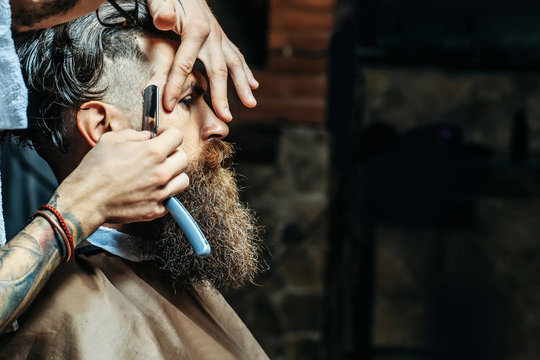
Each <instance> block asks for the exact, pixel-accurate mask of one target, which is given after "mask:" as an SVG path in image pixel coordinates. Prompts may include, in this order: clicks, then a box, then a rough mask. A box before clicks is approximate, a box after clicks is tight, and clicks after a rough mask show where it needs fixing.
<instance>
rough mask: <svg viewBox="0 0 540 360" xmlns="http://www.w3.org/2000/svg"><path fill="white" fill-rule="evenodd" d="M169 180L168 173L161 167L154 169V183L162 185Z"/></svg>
mask: <svg viewBox="0 0 540 360" xmlns="http://www.w3.org/2000/svg"><path fill="white" fill-rule="evenodd" d="M168 180H169V175H168V174H167V172H166V171H165V169H163V168H158V169H156V170H154V184H157V185H158V186H162V185H164V184H165V183H166V182H167V181H168Z"/></svg>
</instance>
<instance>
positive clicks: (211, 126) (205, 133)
mask: <svg viewBox="0 0 540 360" xmlns="http://www.w3.org/2000/svg"><path fill="white" fill-rule="evenodd" d="M205 113H206V114H205V119H204V123H203V126H202V128H201V138H202V140H203V141H207V140H212V139H220V140H221V139H224V138H226V137H227V135H229V127H228V126H227V124H226V123H225V122H224V121H221V120H220V119H219V118H218V117H217V116H216V115H215V114H214V112H213V111H212V110H210V108H208V107H207V109H206V112H205Z"/></svg>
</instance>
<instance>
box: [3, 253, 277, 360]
mask: <svg viewBox="0 0 540 360" xmlns="http://www.w3.org/2000/svg"><path fill="white" fill-rule="evenodd" d="M19 326H20V329H19V330H18V331H17V332H15V333H11V334H4V335H2V336H0V359H10V360H15V359H69V360H76V359H85V360H86V359H88V360H90V359H95V360H108V359H111V360H116V359H129V360H131V359H141V360H143V359H144V360H150V359H219V360H222V359H267V356H266V355H265V353H264V351H263V350H262V349H261V347H260V346H259V344H258V343H257V341H256V340H255V339H254V338H253V336H252V335H251V333H250V332H249V330H248V329H247V328H246V326H245V325H244V324H243V322H242V321H241V320H240V318H239V317H238V316H237V315H236V313H235V312H234V310H233V309H232V308H231V307H230V306H229V305H228V304H227V302H226V301H225V299H224V298H223V297H222V296H221V294H220V293H219V292H218V291H217V290H215V289H213V288H210V287H205V286H195V285H194V286H188V287H184V288H178V289H176V290H175V289H174V288H173V286H172V282H171V280H170V278H169V277H168V276H167V275H166V274H165V273H164V272H160V271H158V270H155V269H153V268H152V267H151V266H148V265H147V264H145V263H144V262H141V263H137V262H133V261H127V260H125V259H122V258H120V257H118V256H116V255H112V254H111V253H108V252H105V251H103V250H101V249H99V250H98V252H87V253H84V254H79V255H77V256H76V257H75V259H74V260H72V261H71V262H69V263H67V264H63V265H62V266H60V268H59V269H58V270H57V272H56V273H55V274H54V275H53V277H52V278H51V279H50V280H49V282H48V283H47V284H46V285H45V287H44V289H43V290H42V291H41V293H40V294H39V295H38V297H37V298H36V300H35V301H34V302H33V304H32V305H31V306H30V308H29V309H28V310H27V311H26V313H25V314H24V315H23V316H22V317H21V318H19Z"/></svg>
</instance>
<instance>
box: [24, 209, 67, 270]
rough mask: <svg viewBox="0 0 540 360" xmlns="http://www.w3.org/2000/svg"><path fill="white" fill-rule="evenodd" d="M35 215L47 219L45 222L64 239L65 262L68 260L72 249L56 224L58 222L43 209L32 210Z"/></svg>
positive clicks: (64, 234) (63, 232)
mask: <svg viewBox="0 0 540 360" xmlns="http://www.w3.org/2000/svg"><path fill="white" fill-rule="evenodd" d="M36 216H41V217H42V218H44V219H45V220H47V222H48V223H49V224H50V225H51V227H52V228H53V230H56V232H57V233H59V234H60V236H61V237H62V239H63V240H64V246H65V247H66V262H68V261H69V260H70V259H71V258H72V255H71V254H72V251H71V246H70V245H69V240H68V238H67V236H66V233H65V231H64V229H62V228H61V227H60V225H58V223H57V222H56V221H54V219H53V218H52V217H51V216H50V215H49V214H47V213H46V212H45V211H41V210H37V211H36V212H34V216H33V217H34V218H35V217H36Z"/></svg>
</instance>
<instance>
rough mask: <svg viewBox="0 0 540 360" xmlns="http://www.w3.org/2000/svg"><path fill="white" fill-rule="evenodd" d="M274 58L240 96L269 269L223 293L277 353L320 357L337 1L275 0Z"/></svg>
mask: <svg viewBox="0 0 540 360" xmlns="http://www.w3.org/2000/svg"><path fill="white" fill-rule="evenodd" d="M269 6H270V9H269V10H270V11H269V17H270V19H269V22H268V23H269V29H268V51H267V54H268V58H267V62H266V66H265V67H264V68H262V69H258V70H256V71H255V77H256V78H257V80H258V81H259V83H260V84H261V86H260V89H258V90H257V91H256V92H255V95H256V98H257V100H258V105H257V107H256V108H254V109H247V108H245V107H243V106H242V105H241V104H240V103H239V101H238V99H237V97H236V96H235V95H233V89H232V87H231V96H230V99H231V109H232V111H233V115H234V121H233V122H232V123H231V124H230V126H231V132H230V136H229V138H230V141H232V142H233V143H237V144H238V146H239V148H240V152H239V153H238V158H237V161H238V166H237V168H238V172H239V173H240V174H242V177H241V179H240V180H241V185H242V187H243V188H244V191H243V199H244V200H245V201H246V202H247V203H249V204H250V206H252V207H253V208H254V209H255V211H256V212H257V214H258V216H259V218H260V223H261V224H262V225H263V226H264V227H265V235H264V237H265V239H264V240H265V243H266V245H267V246H268V249H269V251H268V254H266V256H265V260H266V262H267V264H268V266H269V269H268V270H267V271H266V272H265V273H264V274H262V275H261V276H260V277H258V278H257V279H256V283H257V285H251V286H248V287H246V288H244V289H242V290H241V291H240V292H234V293H226V294H224V295H225V296H226V298H227V300H228V301H229V303H230V304H231V305H232V306H233V307H234V308H235V310H236V311H237V313H238V314H239V316H240V317H241V318H242V319H243V320H244V321H245V323H246V325H247V326H248V327H249V329H250V330H251V331H252V333H253V334H254V336H255V337H256V338H257V340H258V341H259V342H260V343H261V346H262V347H263V348H264V349H265V351H266V352H267V353H268V355H269V357H270V358H271V359H277V360H280V359H291V360H292V359H294V360H301V359H315V358H317V356H318V349H319V346H318V345H319V342H320V340H321V333H320V330H321V304H322V296H323V288H324V275H323V274H324V260H325V253H326V242H327V239H326V237H327V230H326V229H327V221H326V219H328V216H327V208H328V194H327V190H328V178H329V166H328V164H329V156H328V154H329V141H328V135H327V133H326V129H325V124H324V123H325V111H326V87H327V64H328V60H327V57H328V45H329V40H330V36H331V31H332V27H333V22H334V0H270V3H269Z"/></svg>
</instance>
